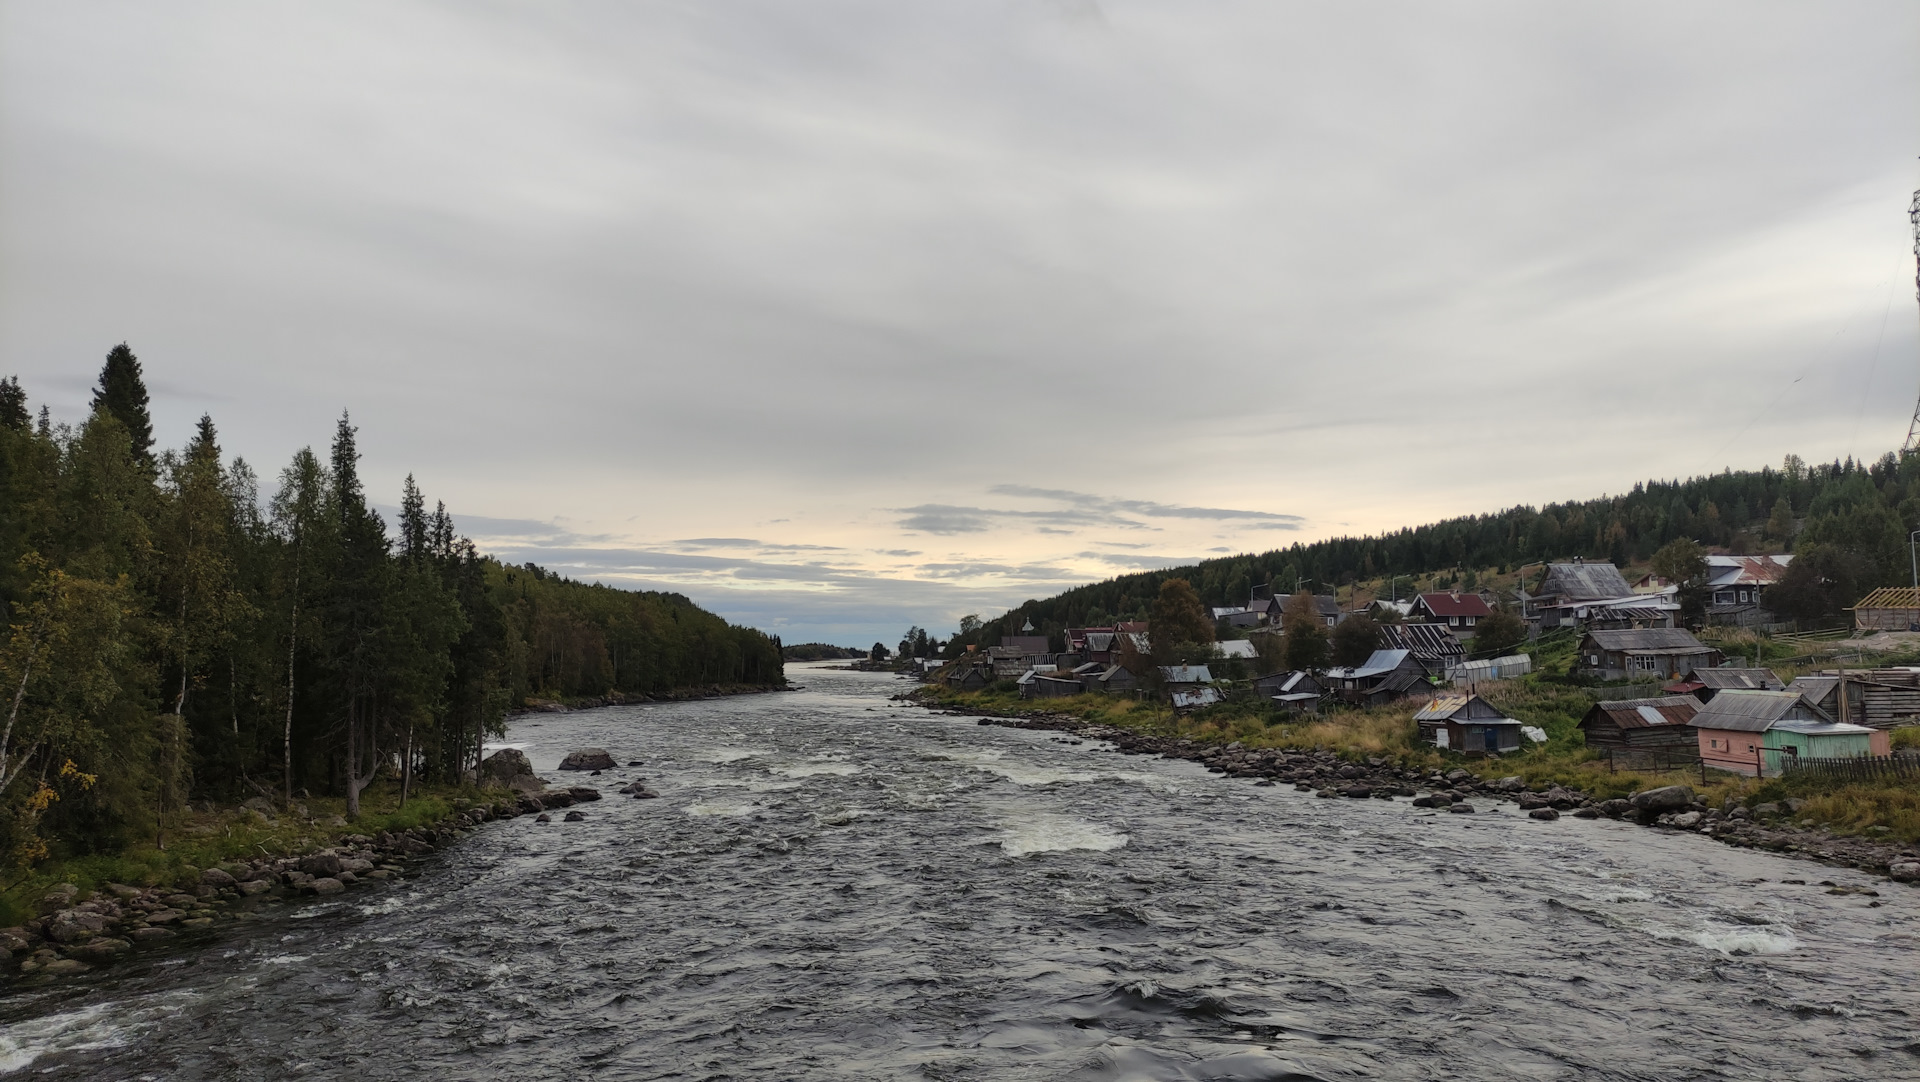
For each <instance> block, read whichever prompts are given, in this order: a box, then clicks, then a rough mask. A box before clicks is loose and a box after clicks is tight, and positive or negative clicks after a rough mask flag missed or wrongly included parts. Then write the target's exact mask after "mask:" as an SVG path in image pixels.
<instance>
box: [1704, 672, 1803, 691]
mask: <svg viewBox="0 0 1920 1082" xmlns="http://www.w3.org/2000/svg"><path fill="white" fill-rule="evenodd" d="M1690 679H1693V680H1698V681H1699V682H1700V684H1701V685H1702V686H1703V687H1710V688H1713V689H1714V690H1715V691H1724V690H1726V689H1728V688H1745V689H1747V690H1750V691H1784V690H1786V686H1787V685H1786V682H1785V681H1783V680H1781V679H1780V677H1778V676H1776V675H1775V674H1774V671H1773V670H1772V669H1695V670H1693V675H1692V676H1691V677H1690Z"/></svg>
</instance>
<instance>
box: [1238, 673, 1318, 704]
mask: <svg viewBox="0 0 1920 1082" xmlns="http://www.w3.org/2000/svg"><path fill="white" fill-rule="evenodd" d="M1253 691H1254V694H1256V695H1259V696H1262V697H1264V698H1267V699H1271V700H1273V701H1274V702H1275V703H1277V704H1278V705H1279V706H1280V707H1281V708H1282V709H1286V710H1296V711H1301V712H1305V713H1315V712H1317V711H1318V710H1319V708H1320V699H1321V698H1322V696H1324V695H1325V694H1326V689H1325V688H1324V687H1322V686H1321V684H1320V681H1318V680H1315V679H1314V678H1313V674H1312V673H1309V672H1304V671H1301V670H1297V669H1296V670H1294V671H1292V672H1277V673H1268V674H1267V675H1265V676H1256V677H1254V678H1253Z"/></svg>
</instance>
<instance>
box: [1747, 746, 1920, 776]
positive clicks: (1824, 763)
mask: <svg viewBox="0 0 1920 1082" xmlns="http://www.w3.org/2000/svg"><path fill="white" fill-rule="evenodd" d="M1768 750H1772V749H1768ZM1780 775H1781V777H1786V778H1821V779H1824V780H1828V781H1879V780H1881V779H1883V778H1899V779H1920V755H1862V756H1858V757H1855V758H1850V759H1803V758H1799V757H1797V756H1792V755H1782V756H1780Z"/></svg>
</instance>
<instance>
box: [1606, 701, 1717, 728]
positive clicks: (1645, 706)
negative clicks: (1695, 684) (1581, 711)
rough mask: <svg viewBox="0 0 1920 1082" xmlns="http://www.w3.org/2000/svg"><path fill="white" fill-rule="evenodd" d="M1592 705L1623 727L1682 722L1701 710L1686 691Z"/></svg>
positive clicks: (1643, 726)
mask: <svg viewBox="0 0 1920 1082" xmlns="http://www.w3.org/2000/svg"><path fill="white" fill-rule="evenodd" d="M1594 709H1595V710H1597V711H1599V712H1601V713H1604V714H1605V715H1607V718H1608V719H1609V720H1611V721H1612V722H1613V723H1614V724H1615V725H1617V726H1619V727H1620V728H1622V729H1645V728H1648V727H1649V726H1654V725H1685V724H1686V723H1687V722H1688V721H1690V720H1692V719H1693V717H1694V715H1695V714H1698V713H1699V712H1700V702H1699V700H1697V699H1693V698H1689V697H1688V696H1685V695H1663V696H1661V697H1660V698H1657V699H1616V700H1614V701H1613V702H1606V703H1596V704H1594ZM1589 716H1591V715H1589ZM1582 720H1583V721H1584V720H1585V719H1582Z"/></svg>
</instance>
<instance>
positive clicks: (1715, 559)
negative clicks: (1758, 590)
mask: <svg viewBox="0 0 1920 1082" xmlns="http://www.w3.org/2000/svg"><path fill="white" fill-rule="evenodd" d="M1792 562H1793V557H1792V556H1788V555H1780V556H1709V557H1707V585H1708V586H1771V585H1773V584H1774V583H1776V582H1779V581H1780V576H1782V575H1785V574H1786V573H1787V565H1788V564H1790V563H1792Z"/></svg>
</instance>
